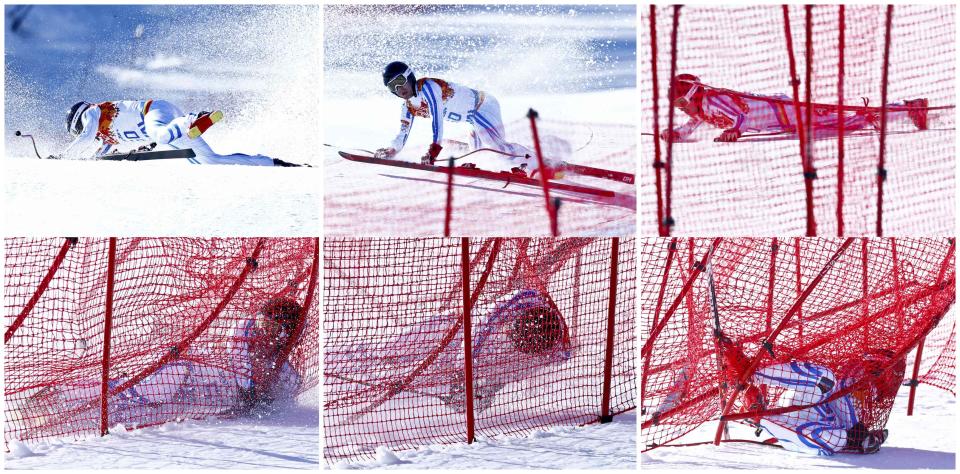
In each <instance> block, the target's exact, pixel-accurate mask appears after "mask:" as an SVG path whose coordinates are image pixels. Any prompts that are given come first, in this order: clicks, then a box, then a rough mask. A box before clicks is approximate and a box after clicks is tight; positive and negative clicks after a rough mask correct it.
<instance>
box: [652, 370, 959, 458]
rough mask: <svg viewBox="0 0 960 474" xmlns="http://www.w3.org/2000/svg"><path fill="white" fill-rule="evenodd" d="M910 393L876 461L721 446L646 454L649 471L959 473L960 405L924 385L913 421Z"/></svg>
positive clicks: (738, 429)
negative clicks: (959, 414)
mask: <svg viewBox="0 0 960 474" xmlns="http://www.w3.org/2000/svg"><path fill="white" fill-rule="evenodd" d="M908 394H909V390H907V389H906V387H901V389H900V392H899V393H898V394H897V399H896V402H895V404H894V406H893V412H892V413H891V415H890V420H889V421H888V422H887V429H888V430H889V431H890V435H889V438H888V439H887V442H886V443H884V445H883V447H881V448H880V451H879V452H877V453H876V454H872V455H857V454H837V455H834V456H810V455H806V454H801V453H794V452H790V451H786V450H783V449H779V448H774V447H767V446H759V445H753V444H746V443H728V444H722V445H720V446H714V445H713V444H707V445H702V446H691V447H678V448H657V449H653V450H650V451H647V452H645V453H642V454H641V460H640V463H641V466H642V469H643V470H644V471H649V470H654V471H656V470H675V469H678V470H690V471H692V470H705V469H710V470H715V469H815V470H819V469H837V468H841V469H950V470H954V469H956V447H957V438H956V436H957V415H956V411H957V403H956V397H954V396H953V395H951V394H950V393H949V392H946V391H943V390H940V389H937V388H934V387H931V386H929V385H921V386H920V387H918V389H917V398H916V401H915V402H914V403H915V406H914V413H913V416H907V399H908ZM730 426H731V437H732V438H737V439H756V440H760V439H761V438H756V437H754V436H753V430H752V429H748V428H745V427H743V426H742V425H737V424H731V425H730ZM716 428H717V425H716V423H715V422H712V423H708V424H706V425H704V426H702V427H700V428H699V429H698V430H695V431H694V432H693V433H690V434H689V435H687V436H685V437H684V438H682V440H684V441H681V442H698V441H708V440H712V439H713V436H714V435H715V434H716Z"/></svg>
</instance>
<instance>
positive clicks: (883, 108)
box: [877, 5, 893, 237]
mask: <svg viewBox="0 0 960 474" xmlns="http://www.w3.org/2000/svg"><path fill="white" fill-rule="evenodd" d="M892 23H893V5H887V25H886V30H885V33H884V42H883V82H881V84H880V160H879V162H878V163H877V237H882V236H883V182H884V181H886V180H887V168H886V167H885V164H886V156H885V155H886V151H887V76H888V74H889V66H890V26H891V24H892Z"/></svg>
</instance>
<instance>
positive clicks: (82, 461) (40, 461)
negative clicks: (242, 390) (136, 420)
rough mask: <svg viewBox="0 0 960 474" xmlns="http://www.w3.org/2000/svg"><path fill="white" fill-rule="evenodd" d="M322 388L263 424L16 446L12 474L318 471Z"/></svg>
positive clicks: (194, 426) (196, 424)
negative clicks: (54, 473)
mask: <svg viewBox="0 0 960 474" xmlns="http://www.w3.org/2000/svg"><path fill="white" fill-rule="evenodd" d="M318 395H319V389H317V390H315V391H313V392H312V393H307V394H305V395H304V396H302V397H301V400H300V404H299V406H297V407H294V408H290V409H287V410H285V411H283V412H281V413H277V414H274V415H271V416H270V417H269V418H264V419H261V420H254V419H243V420H230V421H221V420H214V419H211V420H207V421H193V420H190V421H184V422H182V423H167V424H165V425H161V426H157V427H151V428H143V429H138V430H132V431H126V430H124V429H123V428H119V427H114V428H111V430H110V431H111V434H109V435H107V436H105V437H103V438H89V439H85V440H79V441H74V440H68V439H64V440H53V441H45V442H41V443H39V444H37V445H32V444H31V445H30V446H26V445H24V444H22V443H11V445H10V451H11V452H10V453H6V454H5V456H4V467H5V468H6V469H57V468H62V467H64V466H70V468H71V469H278V468H286V469H313V470H316V469H318V468H319V462H320V444H319V437H320V418H319V410H318V406H319V405H318V403H317V397H318Z"/></svg>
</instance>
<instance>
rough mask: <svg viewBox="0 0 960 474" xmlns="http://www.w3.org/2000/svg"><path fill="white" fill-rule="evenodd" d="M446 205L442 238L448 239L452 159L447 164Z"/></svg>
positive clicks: (451, 209) (451, 204)
mask: <svg viewBox="0 0 960 474" xmlns="http://www.w3.org/2000/svg"><path fill="white" fill-rule="evenodd" d="M447 171H449V173H447V205H446V207H445V208H444V212H443V236H444V237H450V221H451V220H452V219H453V157H452V156H451V157H450V161H448V162H447Z"/></svg>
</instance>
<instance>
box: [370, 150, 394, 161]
mask: <svg viewBox="0 0 960 474" xmlns="http://www.w3.org/2000/svg"><path fill="white" fill-rule="evenodd" d="M396 154H397V150H395V149H393V148H378V149H377V151H376V153H374V154H373V157H374V158H380V159H382V160H389V159H390V158H393V156H394V155H396Z"/></svg>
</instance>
